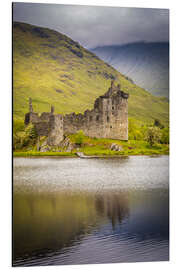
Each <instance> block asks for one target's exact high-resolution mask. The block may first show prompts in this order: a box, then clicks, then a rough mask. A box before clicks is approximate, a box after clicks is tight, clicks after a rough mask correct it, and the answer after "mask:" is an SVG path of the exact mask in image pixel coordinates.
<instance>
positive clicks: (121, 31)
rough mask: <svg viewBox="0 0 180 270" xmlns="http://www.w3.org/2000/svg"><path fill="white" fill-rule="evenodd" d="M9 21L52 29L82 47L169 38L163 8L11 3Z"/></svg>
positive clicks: (166, 39)
mask: <svg viewBox="0 0 180 270" xmlns="http://www.w3.org/2000/svg"><path fill="white" fill-rule="evenodd" d="M13 20H14V21H20V22H26V23H30V24H33V25H38V26H43V27H47V28H51V29H54V30H56V31H58V32H61V33H63V34H66V35H67V36H69V37H70V38H72V39H73V40H75V41H78V42H79V43H80V44H81V45H83V46H84V47H86V48H93V47H96V46H103V45H113V44H125V43H130V42H137V41H142V40H143V41H147V42H155V41H169V11H168V10H167V9H144V8H124V7H123V8H121V7H96V6H78V5H77V6H75V5H74V6H72V5H60V4H58V5H57V4H38V3H37V4H34V3H14V5H13Z"/></svg>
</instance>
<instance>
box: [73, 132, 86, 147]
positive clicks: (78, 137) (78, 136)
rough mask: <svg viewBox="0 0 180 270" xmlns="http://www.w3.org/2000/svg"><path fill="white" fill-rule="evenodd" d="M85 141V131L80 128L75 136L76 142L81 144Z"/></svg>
mask: <svg viewBox="0 0 180 270" xmlns="http://www.w3.org/2000/svg"><path fill="white" fill-rule="evenodd" d="M83 142H84V133H83V131H82V130H80V131H79V132H78V133H77V134H76V137H75V144H77V145H79V146H81V145H82V144H83Z"/></svg>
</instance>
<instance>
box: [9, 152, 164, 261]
mask: <svg viewBox="0 0 180 270" xmlns="http://www.w3.org/2000/svg"><path fill="white" fill-rule="evenodd" d="M168 166H169V158H168V157H167V156H161V157H145V156H141V157H128V158H105V159H100V158H97V159H79V158H54V157H51V158H15V159H14V202H13V211H14V216H13V238H14V239H13V265H14V266H31V265H60V264H62V265H64V264H84V263H113V262H137V261H165V260H168V259H169V198H168V195H169V189H168V186H169V183H168V178H169V167H168Z"/></svg>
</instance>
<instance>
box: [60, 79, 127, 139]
mask: <svg viewBox="0 0 180 270" xmlns="http://www.w3.org/2000/svg"><path fill="white" fill-rule="evenodd" d="M127 99H128V94H126V93H124V92H123V91H121V90H120V86H119V85H118V86H116V87H115V86H114V85H113V84H111V87H110V88H109V89H108V91H107V93H106V94H105V95H104V96H100V97H99V98H97V99H96V101H95V103H94V109H93V110H91V111H90V110H87V111H85V113H84V114H75V113H72V114H68V115H65V116H64V133H67V134H68V133H76V132H78V131H79V130H83V132H84V134H85V135H87V136H90V137H96V138H111V139H120V140H128V102H127Z"/></svg>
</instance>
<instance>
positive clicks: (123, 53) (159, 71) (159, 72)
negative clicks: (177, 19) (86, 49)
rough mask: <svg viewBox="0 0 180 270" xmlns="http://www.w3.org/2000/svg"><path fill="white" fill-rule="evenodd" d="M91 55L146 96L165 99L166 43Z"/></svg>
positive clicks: (113, 48)
mask: <svg viewBox="0 0 180 270" xmlns="http://www.w3.org/2000/svg"><path fill="white" fill-rule="evenodd" d="M91 51H92V52H94V53H95V54H96V55H98V56H99V57H100V58H101V59H102V60H104V61H105V62H107V63H109V64H110V65H112V66H113V67H114V68H116V69H117V70H119V71H120V72H122V73H123V74H125V75H127V76H128V77H130V78H132V79H133V81H134V82H135V83H136V84H137V85H140V86H141V87H143V88H145V89H147V90H148V91H149V92H150V93H152V94H154V95H158V96H166V97H168V96H169V43H166V42H160V43H156V42H153V43H145V42H137V43H131V44H126V45H117V46H104V47H97V48H95V49H92V50H91Z"/></svg>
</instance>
